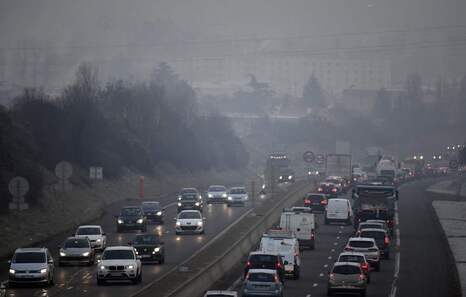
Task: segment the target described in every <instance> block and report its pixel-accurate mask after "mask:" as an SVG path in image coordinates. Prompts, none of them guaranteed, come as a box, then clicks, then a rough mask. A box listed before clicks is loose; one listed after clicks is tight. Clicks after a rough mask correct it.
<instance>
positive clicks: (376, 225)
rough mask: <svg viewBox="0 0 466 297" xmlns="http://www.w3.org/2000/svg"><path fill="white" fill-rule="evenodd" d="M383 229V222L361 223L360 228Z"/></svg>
mask: <svg viewBox="0 0 466 297" xmlns="http://www.w3.org/2000/svg"><path fill="white" fill-rule="evenodd" d="M372 228H373V229H383V225H382V224H360V225H359V229H372Z"/></svg>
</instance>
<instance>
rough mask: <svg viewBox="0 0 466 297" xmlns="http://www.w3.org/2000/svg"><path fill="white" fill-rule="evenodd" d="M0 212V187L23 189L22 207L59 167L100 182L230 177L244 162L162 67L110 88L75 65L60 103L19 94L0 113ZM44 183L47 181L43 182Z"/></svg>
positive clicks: (223, 123) (225, 125) (232, 140)
mask: <svg viewBox="0 0 466 297" xmlns="http://www.w3.org/2000/svg"><path fill="white" fill-rule="evenodd" d="M0 133H1V134H0V135H1V138H0V197H1V199H0V205H1V206H2V208H1V209H4V210H5V209H6V208H7V203H8V201H9V197H10V195H9V194H8V186H7V185H8V181H9V180H10V179H11V178H12V177H14V176H16V175H21V176H24V177H26V178H27V179H28V180H29V181H30V183H31V189H33V191H31V192H30V193H29V194H28V197H27V200H28V202H30V203H32V204H34V203H35V202H37V201H38V200H39V199H40V198H41V195H42V190H41V189H42V186H43V184H44V176H45V175H47V174H46V173H50V171H53V169H54V167H55V165H56V164H57V163H58V162H59V161H61V160H67V161H69V162H71V163H72V164H73V165H75V166H78V167H80V168H82V169H84V172H87V170H88V169H87V168H88V167H89V166H102V167H104V172H105V176H106V177H118V176H121V175H122V174H124V173H125V172H126V171H127V170H130V171H133V172H138V173H141V174H147V175H155V176H157V175H169V174H174V173H186V174H188V173H195V172H200V171H208V170H218V171H221V170H225V169H229V170H236V169H242V168H244V167H245V166H246V165H247V163H248V154H247V152H246V150H245V148H244V146H243V144H242V143H241V141H240V140H239V139H238V138H237V137H236V136H235V134H234V132H233V130H232V128H231V125H230V123H229V122H228V120H227V119H225V118H223V117H220V116H218V115H215V114H213V115H209V116H202V115H201V114H200V113H199V112H198V108H197V98H196V96H195V93H194V91H193V89H192V87H191V86H190V85H189V84H188V83H187V82H185V81H184V80H182V79H180V78H179V77H178V76H177V75H176V74H175V73H174V72H173V71H172V69H171V68H170V67H169V65H167V64H164V63H163V64H160V65H159V66H157V67H156V68H155V69H154V71H153V74H152V77H151V79H150V81H147V82H129V81H121V80H118V81H111V82H108V83H107V84H105V85H104V86H102V84H101V83H100V82H99V80H98V73H97V70H96V69H95V68H93V67H92V65H89V64H82V65H80V67H79V69H78V70H77V72H76V78H75V81H74V82H73V83H71V84H70V85H69V86H67V87H66V88H65V89H64V90H63V91H62V93H61V94H60V95H58V96H51V95H49V94H46V93H44V92H43V91H41V90H40V89H25V90H24V92H23V94H22V95H20V96H18V97H17V98H15V99H14V101H13V104H12V105H11V106H10V107H9V108H6V107H1V106H0ZM48 175H50V174H48Z"/></svg>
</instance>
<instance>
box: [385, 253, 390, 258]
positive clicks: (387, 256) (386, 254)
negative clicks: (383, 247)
mask: <svg viewBox="0 0 466 297" xmlns="http://www.w3.org/2000/svg"><path fill="white" fill-rule="evenodd" d="M384 256H385V259H386V260H388V259H390V252H386V253H385V255H384Z"/></svg>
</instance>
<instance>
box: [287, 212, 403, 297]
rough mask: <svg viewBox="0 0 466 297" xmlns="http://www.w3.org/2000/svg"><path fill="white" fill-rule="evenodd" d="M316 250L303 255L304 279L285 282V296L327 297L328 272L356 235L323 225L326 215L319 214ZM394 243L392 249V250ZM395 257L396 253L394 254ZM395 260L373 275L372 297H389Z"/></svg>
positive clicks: (349, 229) (348, 228) (344, 228)
mask: <svg viewBox="0 0 466 297" xmlns="http://www.w3.org/2000/svg"><path fill="white" fill-rule="evenodd" d="M317 221H318V222H319V226H320V227H319V229H318V230H317V235H316V236H317V237H316V239H317V241H316V250H314V251H309V252H308V251H306V252H304V253H302V254H301V261H302V262H301V278H300V279H299V280H296V281H295V280H290V281H286V283H285V290H284V293H285V296H303V297H305V296H309V295H311V296H327V281H328V273H329V271H330V269H331V268H332V265H333V263H335V262H336V261H337V260H338V256H339V254H340V253H341V252H343V249H344V247H345V246H346V243H347V241H348V239H349V238H350V237H351V236H353V235H354V228H353V226H346V225H333V224H332V225H324V224H323V221H324V219H323V215H321V214H319V215H317ZM393 243H394V240H392V242H391V245H392V246H391V248H392V251H393ZM392 255H393V253H392ZM394 267H395V259H394V257H391V258H390V259H389V260H382V264H381V271H380V272H375V271H372V272H371V283H370V284H369V286H368V288H367V294H368V295H369V296H384V297H386V296H388V294H389V293H390V290H391V284H392V281H393V272H394Z"/></svg>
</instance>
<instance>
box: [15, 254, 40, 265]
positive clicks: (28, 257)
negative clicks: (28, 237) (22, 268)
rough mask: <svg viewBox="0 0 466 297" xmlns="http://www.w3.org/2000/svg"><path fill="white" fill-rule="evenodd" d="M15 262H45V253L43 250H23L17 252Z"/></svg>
mask: <svg viewBox="0 0 466 297" xmlns="http://www.w3.org/2000/svg"><path fill="white" fill-rule="evenodd" d="M13 263H45V253H43V252H23V253H16V254H15V256H14V258H13Z"/></svg>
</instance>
